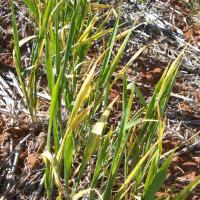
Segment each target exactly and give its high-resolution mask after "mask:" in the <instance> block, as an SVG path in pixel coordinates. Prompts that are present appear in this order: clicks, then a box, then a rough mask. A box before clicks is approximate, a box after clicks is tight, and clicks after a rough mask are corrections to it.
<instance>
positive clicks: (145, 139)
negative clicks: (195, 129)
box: [11, 0, 199, 200]
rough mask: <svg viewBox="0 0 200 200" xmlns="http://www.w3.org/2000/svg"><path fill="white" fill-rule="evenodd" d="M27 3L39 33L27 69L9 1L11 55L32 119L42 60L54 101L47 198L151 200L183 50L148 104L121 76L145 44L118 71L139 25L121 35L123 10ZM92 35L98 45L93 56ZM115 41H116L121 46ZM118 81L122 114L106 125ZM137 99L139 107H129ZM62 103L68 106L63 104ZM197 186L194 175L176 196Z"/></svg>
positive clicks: (78, 0) (160, 176)
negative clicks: (65, 114) (87, 179)
mask: <svg viewBox="0 0 200 200" xmlns="http://www.w3.org/2000/svg"><path fill="white" fill-rule="evenodd" d="M24 3H25V5H26V6H27V8H28V10H29V12H30V15H32V18H33V19H34V20H35V23H36V24H37V25H38V31H36V33H35V35H34V36H33V37H31V39H32V42H33V45H32V46H33V47H32V57H31V68H30V70H29V71H28V72H26V73H25V74H24V73H23V67H22V64H21V53H20V45H19V44H20V41H19V39H18V35H17V25H16V19H15V14H14V7H13V3H12V0H11V10H12V18H13V33H14V44H15V51H14V52H15V53H14V57H15V63H16V70H17V75H18V78H19V82H20V84H21V88H22V91H23V94H24V99H25V101H26V104H27V106H28V108H29V111H30V114H31V116H32V119H33V121H35V120H37V92H38V81H37V80H38V68H39V67H41V66H45V70H46V77H47V81H48V90H49V94H50V96H51V104H50V108H49V126H48V133H47V147H46V151H45V152H44V153H43V154H42V156H43V159H44V162H45V166H46V167H45V189H46V193H47V197H48V199H52V195H53V194H54V195H55V194H56V195H57V196H58V197H57V199H62V198H67V199H79V198H82V197H83V196H84V195H86V194H87V195H89V197H90V199H96V198H97V197H98V198H99V199H101V198H103V199H106V200H107V199H123V198H126V199H131V198H132V197H133V196H138V198H140V197H141V198H143V199H145V200H146V199H148V200H149V199H154V196H155V193H156V192H157V191H159V189H160V187H161V186H163V183H164V180H165V178H166V175H167V170H168V167H169V165H170V162H171V159H172V155H173V154H170V155H169V157H168V158H166V160H165V161H163V162H162V160H161V155H162V135H163V132H164V127H165V125H164V122H163V121H164V120H162V117H163V115H164V113H165V109H166V105H167V101H168V98H169V96H170V93H171V91H172V88H173V86H174V84H175V81H176V77H177V74H178V70H179V67H180V64H181V57H182V55H183V54H184V52H182V53H181V54H180V55H179V56H178V57H177V59H176V60H175V61H174V62H173V63H172V64H171V65H170V66H168V67H167V68H166V70H165V72H164V73H163V75H162V77H161V79H160V81H159V82H158V84H157V85H156V88H155V91H154V93H153V96H152V98H151V100H150V102H149V103H147V102H146V101H145V98H144V97H143V95H142V93H141V91H140V90H139V88H138V87H137V86H136V85H135V84H134V83H133V82H130V83H129V82H128V80H127V76H126V70H127V69H128V67H129V66H130V65H131V64H132V63H133V62H134V60H135V59H136V58H137V57H138V56H139V55H140V54H141V53H142V52H143V50H144V49H145V48H146V47H143V48H141V49H139V50H138V52H136V54H135V55H133V57H132V58H131V59H130V60H129V61H128V62H127V64H125V66H123V67H122V70H120V71H119V72H118V73H115V72H116V71H117V69H118V67H119V65H120V64H119V63H120V60H121V59H122V58H123V53H124V51H125V48H126V45H127V43H128V41H129V38H130V36H131V33H132V32H133V31H134V29H135V27H136V26H133V27H131V28H130V27H129V28H127V30H125V31H124V32H122V33H121V34H118V32H119V31H120V14H118V15H117V16H116V12H115V11H114V10H113V9H112V8H111V7H110V6H106V5H102V4H98V3H90V2H88V1H86V0H75V1H71V0H67V1H64V0H60V1H57V0H51V1H40V0H34V1H29V0H24ZM119 13H120V11H119ZM110 16H112V17H113V18H114V17H115V18H116V20H115V24H114V26H113V28H111V29H106V28H105V24H106V22H107V20H108V18H109V17H110ZM95 41H98V42H99V43H101V44H102V47H101V49H99V52H94V53H93V54H91V51H93V49H94V42H95ZM116 42H117V43H118V44H120V47H119V48H118V49H116V48H115V44H116ZM113 74H115V78H114V80H112V76H113ZM25 78H28V83H26V82H25ZM119 80H122V82H123V84H122V85H123V92H122V105H121V107H122V109H121V111H120V112H121V120H120V121H119V122H113V123H110V121H109V115H113V112H112V110H113V109H114V108H115V102H116V101H117V102H118V103H119V101H118V98H116V99H114V100H113V99H112V100H110V99H109V94H110V91H111V89H112V88H113V86H114V85H115V84H116V83H117V81H119ZM136 97H137V98H138V99H139V103H140V105H141V107H142V108H141V109H140V110H134V106H133V103H134V102H135V98H136ZM110 101H111V102H110ZM63 102H64V103H65V106H61V105H62V103H63ZM62 109H65V110H66V111H67V112H68V118H67V119H63V116H62V112H61V111H62ZM118 112H119V111H118ZM99 114H100V115H99ZM97 116H98V117H97ZM99 116H100V117H99ZM97 118H98V119H97ZM63 122H64V123H63ZM117 123H118V124H117ZM117 125H118V126H117ZM136 132H137V134H135V133H136ZM52 144H53V145H52ZM77 160H81V162H80V163H79V166H78V170H77V169H74V166H75V163H76V161H77ZM92 163H93V165H92ZM91 166H92V167H91ZM88 168H89V171H90V173H91V178H90V183H89V188H84V190H83V189H82V182H81V181H82V180H83V178H84V177H85V176H86V174H87V173H88ZM72 180H74V183H73V184H72ZM197 184H199V179H197V180H196V181H195V182H194V183H192V184H190V185H189V186H187V187H186V188H185V189H184V190H183V191H182V192H181V193H180V194H178V195H177V197H176V198H177V200H178V199H181V198H182V199H183V198H185V196H186V193H187V192H190V191H191V190H192V189H193V188H194V187H195V186H196V185H197ZM116 188H117V190H116ZM55 191H57V192H58V193H56V192H55Z"/></svg>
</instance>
